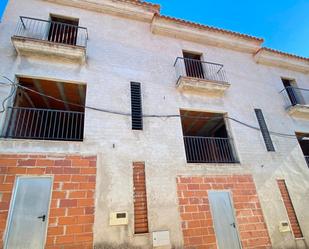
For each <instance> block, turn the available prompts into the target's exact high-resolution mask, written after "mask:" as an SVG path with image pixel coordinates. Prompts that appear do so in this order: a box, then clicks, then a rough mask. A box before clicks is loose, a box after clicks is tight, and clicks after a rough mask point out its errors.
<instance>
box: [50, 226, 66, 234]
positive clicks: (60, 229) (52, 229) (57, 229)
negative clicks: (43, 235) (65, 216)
mask: <svg viewBox="0 0 309 249" xmlns="http://www.w3.org/2000/svg"><path fill="white" fill-rule="evenodd" d="M63 234H64V229H63V226H57V227H50V228H48V235H63Z"/></svg>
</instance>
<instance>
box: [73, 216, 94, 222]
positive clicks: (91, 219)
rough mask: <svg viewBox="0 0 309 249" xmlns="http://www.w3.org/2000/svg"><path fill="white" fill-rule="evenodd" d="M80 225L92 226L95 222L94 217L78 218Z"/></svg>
mask: <svg viewBox="0 0 309 249" xmlns="http://www.w3.org/2000/svg"><path fill="white" fill-rule="evenodd" d="M77 220H78V224H92V223H93V221H94V216H93V215H83V216H81V215H80V216H78V217H77Z"/></svg>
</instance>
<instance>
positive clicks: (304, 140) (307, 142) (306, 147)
mask: <svg viewBox="0 0 309 249" xmlns="http://www.w3.org/2000/svg"><path fill="white" fill-rule="evenodd" d="M295 134H296V136H297V140H298V143H299V146H300V148H301V150H302V152H303V154H304V157H305V160H306V162H307V166H308V167H309V134H308V133H303V132H296V133H295Z"/></svg>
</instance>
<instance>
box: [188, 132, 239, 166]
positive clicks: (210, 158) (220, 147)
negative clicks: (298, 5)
mask: <svg viewBox="0 0 309 249" xmlns="http://www.w3.org/2000/svg"><path fill="white" fill-rule="evenodd" d="M184 144H185V150H186V157H187V162H188V163H237V162H238V160H237V158H236V155H235V152H234V149H233V141H232V139H231V138H218V137H197V136H184Z"/></svg>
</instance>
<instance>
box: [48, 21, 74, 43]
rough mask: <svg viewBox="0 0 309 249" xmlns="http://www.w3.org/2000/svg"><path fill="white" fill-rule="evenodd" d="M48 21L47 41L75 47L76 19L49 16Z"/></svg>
mask: <svg viewBox="0 0 309 249" xmlns="http://www.w3.org/2000/svg"><path fill="white" fill-rule="evenodd" d="M50 21H51V22H50V26H49V31H48V41H51V42H58V43H64V44H68V45H76V41H77V34H78V23H79V20H78V19H76V18H67V17H59V16H55V15H51V16H50Z"/></svg>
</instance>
